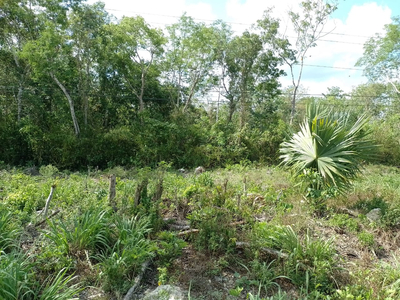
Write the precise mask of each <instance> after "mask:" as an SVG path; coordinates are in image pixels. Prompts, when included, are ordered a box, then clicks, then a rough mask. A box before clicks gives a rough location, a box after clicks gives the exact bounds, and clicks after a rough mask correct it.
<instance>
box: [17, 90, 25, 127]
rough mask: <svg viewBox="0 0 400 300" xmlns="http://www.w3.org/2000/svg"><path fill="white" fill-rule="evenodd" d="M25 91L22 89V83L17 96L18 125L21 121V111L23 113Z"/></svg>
mask: <svg viewBox="0 0 400 300" xmlns="http://www.w3.org/2000/svg"><path fill="white" fill-rule="evenodd" d="M23 91H24V89H23V87H22V84H21V83H20V85H19V87H18V94H17V114H18V116H17V120H18V123H20V121H21V111H22V93H23Z"/></svg>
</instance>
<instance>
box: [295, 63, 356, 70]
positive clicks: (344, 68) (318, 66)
mask: <svg viewBox="0 0 400 300" xmlns="http://www.w3.org/2000/svg"><path fill="white" fill-rule="evenodd" d="M295 65H296V66H300V64H295ZM303 66H307V67H316V68H328V69H339V70H353V71H364V69H360V68H348V67H333V66H322V65H309V64H303Z"/></svg>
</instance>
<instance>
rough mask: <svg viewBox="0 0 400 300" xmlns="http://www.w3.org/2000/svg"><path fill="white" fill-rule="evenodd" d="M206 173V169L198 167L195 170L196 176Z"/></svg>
mask: <svg viewBox="0 0 400 300" xmlns="http://www.w3.org/2000/svg"><path fill="white" fill-rule="evenodd" d="M205 171H206V169H204V167H201V166H200V167H197V168H196V169H195V170H194V174H196V175H198V174H201V173H204V172H205Z"/></svg>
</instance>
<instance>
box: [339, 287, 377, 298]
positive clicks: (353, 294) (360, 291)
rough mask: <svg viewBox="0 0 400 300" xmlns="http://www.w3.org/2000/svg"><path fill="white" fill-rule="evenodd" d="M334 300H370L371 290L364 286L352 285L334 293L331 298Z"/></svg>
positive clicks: (371, 296)
mask: <svg viewBox="0 0 400 300" xmlns="http://www.w3.org/2000/svg"><path fill="white" fill-rule="evenodd" d="M332 298H333V299H335V300H372V299H374V298H373V294H372V289H368V288H366V287H364V286H360V285H354V286H346V287H345V288H344V289H340V290H337V291H336V294H335V295H334V296H333V297H332Z"/></svg>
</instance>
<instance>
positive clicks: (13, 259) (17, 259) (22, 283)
mask: <svg viewBox="0 0 400 300" xmlns="http://www.w3.org/2000/svg"><path fill="white" fill-rule="evenodd" d="M32 275H33V269H32V263H31V262H30V260H29V259H28V258H26V257H24V256H23V255H21V254H19V253H8V254H6V253H4V252H0V298H1V299H22V300H24V299H31V298H32V296H33V295H34V290H33V285H32Z"/></svg>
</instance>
